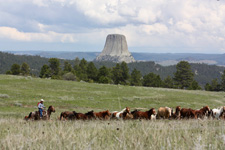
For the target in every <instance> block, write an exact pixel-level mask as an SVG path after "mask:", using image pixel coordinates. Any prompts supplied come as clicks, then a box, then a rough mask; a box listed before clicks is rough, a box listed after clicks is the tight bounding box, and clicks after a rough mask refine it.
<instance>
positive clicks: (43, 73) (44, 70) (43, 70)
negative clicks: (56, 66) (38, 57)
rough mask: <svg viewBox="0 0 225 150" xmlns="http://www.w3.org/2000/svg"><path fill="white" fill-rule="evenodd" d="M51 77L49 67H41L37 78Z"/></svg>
mask: <svg viewBox="0 0 225 150" xmlns="http://www.w3.org/2000/svg"><path fill="white" fill-rule="evenodd" d="M50 76H51V75H50V69H49V66H48V65H43V66H42V67H41V71H40V75H39V77H40V78H49V77H50Z"/></svg>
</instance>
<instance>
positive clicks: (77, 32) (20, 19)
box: [0, 0, 225, 54]
mask: <svg viewBox="0 0 225 150" xmlns="http://www.w3.org/2000/svg"><path fill="white" fill-rule="evenodd" d="M108 34H123V35H125V36H126V40H127V43H128V49H129V51H130V52H149V53H208V54H222V53H225V0H7V1H6V0H0V51H7V50H10V51H12V50H13V51H19V50H20V51H21V50H42V51H74V52H101V51H102V50H103V48H104V44H105V40H106V37H107V35H108Z"/></svg>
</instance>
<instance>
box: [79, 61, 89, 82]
mask: <svg viewBox="0 0 225 150" xmlns="http://www.w3.org/2000/svg"><path fill="white" fill-rule="evenodd" d="M87 66H88V63H87V61H86V60H85V59H84V58H83V59H82V60H81V61H80V64H79V68H78V69H79V70H77V72H76V73H77V74H76V75H77V76H78V77H79V78H80V79H81V80H84V81H88V76H87Z"/></svg>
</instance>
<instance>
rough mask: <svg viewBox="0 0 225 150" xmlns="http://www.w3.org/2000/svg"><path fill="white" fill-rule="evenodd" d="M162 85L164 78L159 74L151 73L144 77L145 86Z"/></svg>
mask: <svg viewBox="0 0 225 150" xmlns="http://www.w3.org/2000/svg"><path fill="white" fill-rule="evenodd" d="M161 85H162V80H161V78H160V76H159V75H156V74H154V73H149V74H147V75H145V76H144V77H143V86H148V87H160V86H161Z"/></svg>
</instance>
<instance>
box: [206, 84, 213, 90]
mask: <svg viewBox="0 0 225 150" xmlns="http://www.w3.org/2000/svg"><path fill="white" fill-rule="evenodd" d="M204 88H205V90H206V91H211V90H212V87H211V85H210V84H209V83H206V85H205V87H204Z"/></svg>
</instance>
